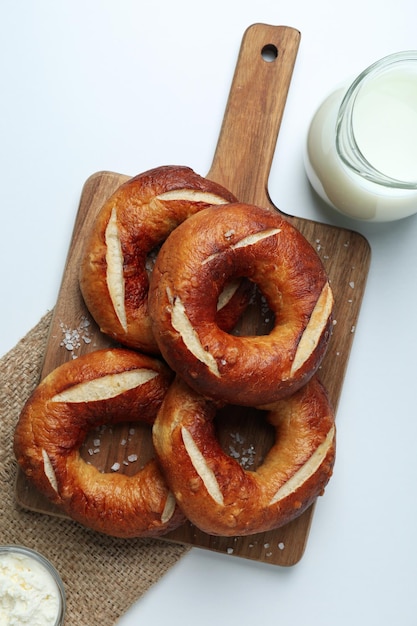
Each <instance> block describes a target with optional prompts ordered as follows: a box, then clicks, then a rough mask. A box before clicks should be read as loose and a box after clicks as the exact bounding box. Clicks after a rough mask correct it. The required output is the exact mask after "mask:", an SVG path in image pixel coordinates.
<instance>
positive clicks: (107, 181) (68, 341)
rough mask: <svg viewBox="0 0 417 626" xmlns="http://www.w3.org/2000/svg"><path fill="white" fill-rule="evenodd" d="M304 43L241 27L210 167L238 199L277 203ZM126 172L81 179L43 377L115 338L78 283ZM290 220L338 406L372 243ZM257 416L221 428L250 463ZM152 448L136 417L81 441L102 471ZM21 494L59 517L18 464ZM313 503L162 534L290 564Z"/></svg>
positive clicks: (276, 31)
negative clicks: (231, 527) (326, 332)
mask: <svg viewBox="0 0 417 626" xmlns="http://www.w3.org/2000/svg"><path fill="white" fill-rule="evenodd" d="M299 41H300V33H299V32H298V31H297V30H295V29H293V28H288V27H282V26H268V25H263V24H255V25H253V26H251V27H249V28H248V29H247V31H246V32H245V34H244V37H243V40H242V45H241V50H240V53H239V57H238V62H237V66H236V71H235V75H234V78H233V82H232V86H231V91H230V95H229V100H228V103H227V107H226V111H225V116H224V121H223V125H222V128H221V132H220V137H219V141H218V144H217V148H216V152H215V155H214V159H213V163H212V167H211V169H210V171H209V173H208V178H211V179H213V180H215V181H217V182H219V183H221V184H223V185H224V186H225V187H227V188H228V189H230V191H232V192H233V193H234V194H235V195H236V196H237V197H238V198H239V200H241V201H242V202H248V203H253V204H257V205H261V206H271V207H273V204H272V202H271V200H270V198H269V195H268V177H269V171H270V167H271V163H272V158H273V155H274V151H275V145H276V141H277V137H278V132H279V128H280V125H281V120H282V115H283V112H284V108H285V103H286V97H287V93H288V89H289V85H290V81H291V76H292V72H293V68H294V64H295V60H296V56H297V52H298V46H299ZM163 164H164V163H161V165H163ZM128 178H129V177H128V176H125V175H122V174H116V173H112V172H98V173H96V174H94V175H92V176H91V177H90V178H89V179H88V180H87V181H86V183H85V185H84V187H83V190H82V195H81V200H80V206H79V210H78V213H77V216H76V220H75V226H74V231H73V236H72V240H71V244H70V248H69V252H68V257H67V262H66V266H65V269H64V274H63V279H62V284H61V288H60V291H59V294H58V300H57V304H56V307H55V309H54V316H53V319H52V322H51V328H50V334H49V338H48V343H47V348H46V353H45V359H44V364H43V368H42V373H41V378H43V377H44V376H46V375H47V374H48V373H49V372H50V371H51V370H53V369H54V368H55V367H57V366H58V365H60V364H61V363H63V362H65V361H67V360H69V359H72V358H74V357H77V356H79V355H81V354H85V353H88V352H90V351H92V350H97V349H98V348H102V347H106V346H111V345H112V343H111V341H110V340H109V339H108V338H106V337H105V336H104V335H102V334H101V333H100V331H99V330H98V328H97V326H96V324H95V323H94V321H93V320H92V319H91V317H90V315H89V313H88V311H87V309H86V308H85V305H84V302H83V300H82V297H81V294H80V291H79V287H78V267H79V261H80V259H81V256H82V254H83V242H84V236H85V234H86V232H87V231H88V230H89V228H90V227H91V225H92V223H93V221H94V219H95V216H96V214H97V212H98V211H99V209H100V207H101V206H102V204H103V203H104V201H105V200H106V199H107V198H108V197H109V195H110V194H111V193H112V192H113V191H114V190H115V189H116V188H117V187H118V186H119V185H120V184H121V183H122V182H124V181H125V180H127V179H128ZM274 208H276V207H274ZM277 210H278V209H277ZM287 218H288V220H289V221H291V222H292V223H293V224H294V225H295V226H296V227H297V228H299V229H300V231H301V232H302V233H303V234H304V236H305V237H306V238H307V239H308V240H309V241H310V242H311V243H312V245H313V246H314V247H315V248H316V250H317V253H318V254H319V256H320V257H321V259H322V260H323V263H324V265H325V267H326V269H327V271H328V273H329V277H330V280H331V284H332V287H333V290H334V294H335V299H336V306H335V325H334V332H333V336H332V340H331V344H330V348H329V350H328V352H327V355H326V357H325V359H324V362H323V364H322V367H321V370H320V377H321V379H322V381H323V383H324V384H325V386H326V387H327V389H328V392H329V395H330V398H331V401H332V403H333V405H334V407H335V409H336V408H337V405H338V401H339V398H340V394H341V390H342V384H343V379H344V375H345V371H346V367H347V364H348V359H349V353H350V349H351V346H352V342H353V339H354V336H355V327H356V324H357V321H358V315H359V309H360V305H361V301H362V297H363V294H364V289H365V282H366V277H367V274H368V269H369V263H370V248H369V245H368V243H367V241H366V240H365V239H364V238H363V237H362V236H361V235H360V234H358V233H356V232H353V231H350V230H346V229H342V228H336V227H333V226H328V225H325V224H320V223H318V222H313V221H310V220H305V219H300V218H297V217H293V216H289V215H287ZM245 325H246V326H245ZM242 326H243V329H244V328H245V327H247V328H249V327H250V328H252V329H253V327H256V328H257V331H258V332H265V315H264V313H263V312H262V313H261V311H260V306H258V305H255V306H254V307H252V309H251V310H249V311H248V312H247V313H246V315H245V318H244V320H243V323H242ZM252 418H253V416H252V415H251V410H250V409H248V410H247V411H246V413H245V415H238V416H237V417H236V416H234V415H231V416H229V417H228V418H225V419H224V421H221V423H220V424H219V427H218V428H219V438H220V441H221V443H222V445H223V447H224V449H225V450H226V451H227V450H229V452H230V453H232V452H233V453H234V454H235V455H237V456H238V457H239V458H240V460H241V462H242V463H243V464H246V466H247V467H252V468H254V467H256V464H257V463H259V460H260V459H261V458H262V455H263V454H264V453H265V451H266V450H267V449H268V446H270V445H271V433H270V432H269V430H268V428H267V426H266V425H264V424H263V422H262V420H260V419H257V420H254V419H252ZM258 418H259V416H258ZM151 454H152V447H151V438H150V432H149V429H148V428H146V427H143V428H141V427H138V426H137V425H136V426H135V427H134V428H133V427H129V425H126V426H121V427H119V428H117V429H113V430H112V431H110V430H109V429H106V430H104V431H101V432H94V433H91V435H90V436H89V438H88V440H87V441H86V442H85V444H84V445H83V448H82V455H83V457H84V458H85V459H86V460H87V461H88V462H92V463H94V465H96V466H97V467H99V468H100V469H104V470H109V469H110V467H111V465H112V464H113V463H114V462H115V461H118V462H119V463H120V464H121V467H122V471H124V472H125V473H128V474H129V473H130V474H132V473H134V472H136V471H137V470H138V467H139V465H138V463H140V462H142V463H143V462H145V461H146V459H147V458H149V456H150V455H151ZM136 457H138V460H136ZM251 464H252V465H251ZM324 497H325V496H324ZM16 499H17V502H18V503H19V504H20V505H21V506H23V507H25V508H27V509H30V510H34V511H39V512H42V513H45V514H50V515H61V513H60V512H59V510H57V508H56V507H54V506H53V505H51V504H50V503H49V502H48V501H47V500H45V499H44V498H43V497H42V496H41V495H40V494H39V493H37V492H36V491H34V490H33V488H32V487H30V485H29V484H28V483H27V481H26V478H25V477H24V475H23V474H22V473H21V472H18V475H17V480H16ZM314 506H315V505H313V506H312V507H310V508H309V509H308V510H307V511H306V512H305V513H303V514H302V515H301V516H300V517H299V518H298V519H296V520H295V521H293V522H292V523H290V524H287V525H286V526H284V527H283V528H280V529H277V530H275V531H272V532H268V533H262V534H259V535H254V536H251V537H246V538H242V537H235V538H223V537H212V536H209V535H206V534H205V533H202V532H200V531H198V530H197V529H196V528H195V527H193V526H192V525H191V524H185V525H184V526H182V527H181V528H179V529H177V530H176V531H174V532H172V533H170V534H169V535H167V536H166V537H165V538H164V539H162V541H163V540H165V539H168V540H170V541H177V542H181V543H187V544H190V545H193V546H199V547H201V548H207V549H210V550H213V551H217V552H222V553H225V554H230V555H234V556H240V557H245V558H248V559H254V560H258V561H263V562H267V563H272V564H276V565H285V566H288V565H293V564H295V563H297V562H298V561H299V560H300V558H301V557H302V555H303V553H304V550H305V547H306V542H307V538H308V533H309V529H310V525H311V522H312V516H313V510H314Z"/></svg>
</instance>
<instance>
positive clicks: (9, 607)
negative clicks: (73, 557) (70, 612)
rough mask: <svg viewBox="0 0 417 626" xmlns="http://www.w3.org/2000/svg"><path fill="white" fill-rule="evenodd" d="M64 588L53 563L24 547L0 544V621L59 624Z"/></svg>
mask: <svg viewBox="0 0 417 626" xmlns="http://www.w3.org/2000/svg"><path fill="white" fill-rule="evenodd" d="M65 609H66V600H65V590H64V585H63V583H62V580H61V577H60V576H59V574H58V572H57V571H56V569H55V568H54V567H53V565H52V564H51V563H50V562H49V561H48V560H47V559H46V558H45V557H43V556H42V555H41V554H39V553H38V552H36V551H34V550H31V549H29V548H25V547H23V546H17V545H16V546H15V545H9V546H0V624H8V625H10V626H17V625H18V624H31V626H62V625H63V624H64V619H65Z"/></svg>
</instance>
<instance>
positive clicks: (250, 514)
mask: <svg viewBox="0 0 417 626" xmlns="http://www.w3.org/2000/svg"><path fill="white" fill-rule="evenodd" d="M229 406H230V405H229ZM217 408H218V406H217V404H216V403H215V402H213V401H211V400H208V399H205V398H204V397H203V396H201V395H200V394H198V393H196V392H194V391H193V390H192V389H191V388H189V387H188V386H187V385H186V383H184V381H182V380H181V379H179V378H178V377H177V378H176V380H175V381H174V383H173V384H172V386H171V387H170V389H169V391H168V393H167V395H166V396H165V399H164V401H163V403H162V407H161V409H160V411H159V412H158V417H157V419H156V420H155V423H154V426H153V431H152V432H153V441H154V448H155V451H156V454H157V457H158V459H159V462H160V464H161V466H162V468H163V470H164V473H165V476H166V479H167V481H168V484H169V486H170V488H171V489H172V491H173V493H174V495H175V498H176V500H177V502H178V505H179V506H180V507H181V509H182V510H183V512H184V514H185V515H186V517H187V518H188V519H189V520H190V521H191V522H192V523H193V524H194V525H195V526H196V527H197V528H199V529H200V530H202V531H203V532H206V533H208V534H211V535H221V536H225V537H226V536H245V535H251V534H255V533H260V532H265V531H269V530H273V529H275V528H279V527H280V526H282V525H284V524H286V523H288V522H290V521H291V520H293V519H295V518H296V517H298V516H299V515H300V514H301V513H302V512H303V511H305V509H306V508H307V507H308V506H310V505H311V504H312V503H313V502H314V501H315V500H316V498H317V497H318V496H319V495H321V494H322V493H323V490H324V488H325V486H326V484H327V483H328V481H329V479H330V476H331V474H332V469H333V464H334V458H335V423H334V413H333V410H332V408H331V406H330V404H329V401H328V397H327V393H326V391H325V389H324V388H323V386H322V385H321V383H320V382H319V381H318V379H317V377H313V378H312V379H310V381H309V382H308V383H307V384H306V385H305V386H304V387H302V388H301V389H300V390H299V391H297V392H296V393H295V394H293V395H292V396H290V397H288V398H285V399H283V400H280V401H278V402H276V403H275V404H274V405H272V406H269V407H263V409H265V410H266V415H267V419H268V421H269V422H270V424H272V426H273V428H274V431H275V443H274V444H273V446H272V448H271V449H270V450H269V452H268V453H267V455H266V457H265V459H264V461H263V463H262V464H261V465H260V466H258V467H257V468H256V469H255V471H249V470H246V469H244V468H243V467H242V466H241V465H240V463H239V462H238V460H236V459H235V458H232V457H231V456H229V455H228V454H226V452H224V451H223V449H222V447H221V446H220V444H219V441H218V439H217V438H216V434H215V428H214V418H215V416H216V412H217ZM226 408H227V407H226ZM240 409H242V407H240ZM246 410H247V409H246ZM226 412H227V411H226ZM258 417H259V416H256V419H258Z"/></svg>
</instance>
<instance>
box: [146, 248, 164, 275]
mask: <svg viewBox="0 0 417 626" xmlns="http://www.w3.org/2000/svg"><path fill="white" fill-rule="evenodd" d="M160 249H161V244H160V245H158V246H156V247H155V248H152V250H151V251H150V252H148V254H147V256H146V259H145V270H146V273H147V275H148V280H150V278H151V275H152V272H153V268H154V267H155V263H156V257H157V256H158V254H159V250H160Z"/></svg>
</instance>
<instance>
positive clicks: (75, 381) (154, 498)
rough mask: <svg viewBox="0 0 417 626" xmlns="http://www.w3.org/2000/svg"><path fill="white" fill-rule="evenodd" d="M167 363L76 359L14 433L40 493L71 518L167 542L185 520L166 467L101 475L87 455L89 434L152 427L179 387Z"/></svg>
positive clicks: (38, 396)
mask: <svg viewBox="0 0 417 626" xmlns="http://www.w3.org/2000/svg"><path fill="white" fill-rule="evenodd" d="M171 380H172V372H171V371H170V370H169V368H167V367H166V365H165V364H164V363H162V362H161V361H159V360H157V359H154V358H151V357H149V356H144V355H141V354H138V353H135V352H133V351H130V350H127V349H107V350H98V351H96V352H92V353H90V354H88V355H84V356H81V357H79V358H77V359H76V360H72V361H69V362H67V363H65V364H63V365H61V366H59V367H58V368H56V369H55V370H53V371H52V372H51V373H50V374H49V375H48V376H47V377H45V378H44V379H43V381H41V382H40V384H39V385H38V387H37V388H36V389H35V390H34V392H33V394H32V395H31V397H30V398H29V399H28V401H27V402H26V404H25V406H24V408H23V410H22V412H21V414H20V417H19V420H18V423H17V426H16V430H15V435H14V452H15V456H16V458H17V461H18V463H19V465H20V467H21V468H22V470H23V471H24V473H25V474H26V476H27V477H28V478H29V479H30V481H31V482H32V483H33V484H34V485H35V486H36V488H37V489H38V490H39V491H40V492H41V493H43V494H44V495H45V496H46V497H48V498H49V499H50V500H51V501H52V502H54V503H55V504H57V505H58V506H59V507H60V508H61V509H62V510H63V511H64V512H65V513H66V514H67V515H68V516H70V517H71V518H72V519H74V520H76V521H77V522H79V523H81V524H82V525H84V526H86V527H89V528H91V529H93V530H96V531H99V532H102V533H105V534H108V535H112V536H116V537H137V536H159V535H161V534H164V533H165V532H168V531H169V530H172V529H173V528H176V527H177V526H178V525H179V524H180V523H182V522H183V515H182V514H181V512H180V510H179V509H178V507H177V506H176V504H175V499H174V498H173V496H172V494H171V492H170V491H169V489H168V487H167V486H166V483H165V480H164V478H163V476H162V474H161V471H160V468H159V465H158V464H157V462H156V460H155V459H152V460H150V461H149V462H148V463H147V464H145V466H144V467H143V468H142V469H141V470H139V471H138V472H137V473H136V474H135V475H134V476H127V475H123V474H121V473H118V472H106V473H101V472H100V471H99V470H98V469H96V468H95V467H94V466H93V465H91V464H88V463H86V462H85V461H84V460H83V459H82V457H81V456H80V452H79V449H80V446H81V444H82V442H83V440H84V439H85V437H86V435H87V433H88V432H89V431H90V430H92V429H93V428H95V427H97V426H100V425H103V424H116V423H121V422H136V423H137V422H144V423H148V424H150V425H151V424H152V423H153V421H154V419H155V417H156V413H157V411H158V409H159V407H160V405H161V402H162V400H163V397H164V395H165V393H166V391H167V389H168V387H169V385H170V383H171Z"/></svg>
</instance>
